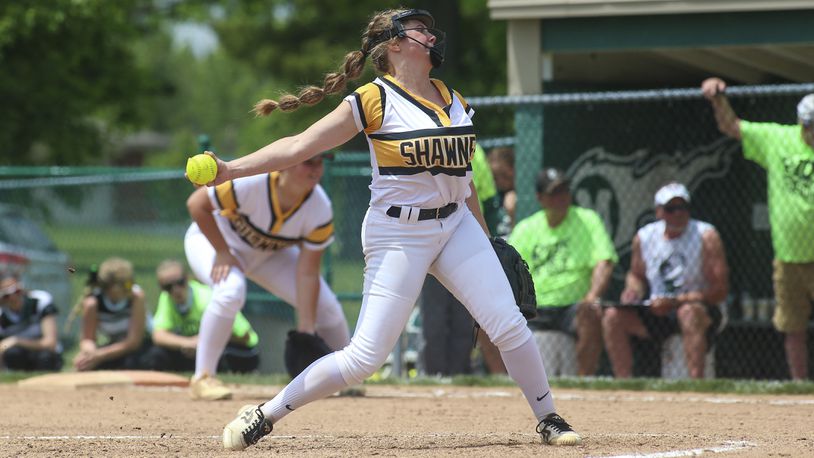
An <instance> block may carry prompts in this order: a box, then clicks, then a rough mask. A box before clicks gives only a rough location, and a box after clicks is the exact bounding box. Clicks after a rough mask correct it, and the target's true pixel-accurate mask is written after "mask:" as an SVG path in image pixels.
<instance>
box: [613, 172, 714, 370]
mask: <svg viewBox="0 0 814 458" xmlns="http://www.w3.org/2000/svg"><path fill="white" fill-rule="evenodd" d="M655 205H656V217H657V218H658V221H656V222H653V223H650V224H648V225H646V226H644V227H643V228H641V229H639V231H638V232H637V234H636V236H635V237H634V238H633V244H632V253H631V260H630V271H629V272H628V273H627V276H626V278H625V289H624V290H623V291H622V296H621V300H620V302H622V303H637V302H641V301H642V300H643V299H644V298H645V297H646V292H647V290H648V289H649V290H650V294H649V298H650V306H649V307H638V308H625V307H619V308H610V309H607V310H606V311H605V315H604V317H603V322H602V326H603V330H604V334H605V347H606V348H607V351H608V356H609V357H610V361H611V364H612V366H613V373H614V375H615V376H616V377H621V378H627V377H630V376H631V375H632V374H631V372H632V368H633V356H632V349H631V343H630V338H631V337H637V338H639V339H646V340H653V341H656V342H657V343H658V344H659V345H660V344H661V342H663V341H664V340H665V339H666V338H667V337H669V336H670V335H671V334H675V333H677V332H681V335H682V340H683V344H684V353H685V359H686V361H687V369H688V373H689V375H690V377H692V378H703V377H704V360H705V355H706V352H707V351H708V350H709V349H710V348H712V344H713V338H714V336H715V334H716V332H717V330H718V328H719V326H720V324H721V319H722V313H721V306H722V304H723V301H724V300H725V298H726V295H727V293H728V290H729V284H728V276H729V273H728V267H727V264H726V257H725V256H724V248H723V244H722V243H721V238H720V236H719V235H718V231H716V230H715V228H714V227H713V226H712V225H711V224H709V223H705V222H703V221H698V220H695V219H692V218H691V217H690V194H689V192H688V191H687V188H686V187H684V185H682V184H679V183H670V184H667V185H666V186H664V187H662V188H661V189H659V190H658V192H656V197H655Z"/></svg>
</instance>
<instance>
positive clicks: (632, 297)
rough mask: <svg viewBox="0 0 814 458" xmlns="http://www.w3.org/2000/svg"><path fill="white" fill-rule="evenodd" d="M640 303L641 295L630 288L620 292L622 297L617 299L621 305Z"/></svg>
mask: <svg viewBox="0 0 814 458" xmlns="http://www.w3.org/2000/svg"><path fill="white" fill-rule="evenodd" d="M641 301H642V295H641V294H639V292H638V291H636V290H635V289H632V288H626V289H625V290H624V291H622V295H621V296H620V297H619V302H621V303H622V304H635V303H637V302H641Z"/></svg>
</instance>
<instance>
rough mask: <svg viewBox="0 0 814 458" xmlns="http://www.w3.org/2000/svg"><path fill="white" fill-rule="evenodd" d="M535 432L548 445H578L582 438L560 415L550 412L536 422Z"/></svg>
mask: <svg viewBox="0 0 814 458" xmlns="http://www.w3.org/2000/svg"><path fill="white" fill-rule="evenodd" d="M537 432H538V433H540V437H542V439H543V443H545V444H548V445H579V444H581V443H582V438H581V437H579V434H577V433H576V432H574V430H573V429H571V425H569V424H568V423H566V421H565V420H563V419H562V417H561V416H559V415H557V414H556V413H550V414H548V416H546V417H545V418H543V420H542V421H540V423H538V424H537Z"/></svg>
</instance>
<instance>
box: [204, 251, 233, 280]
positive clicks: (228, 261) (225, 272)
mask: <svg viewBox="0 0 814 458" xmlns="http://www.w3.org/2000/svg"><path fill="white" fill-rule="evenodd" d="M233 266H234V267H236V268H240V262H238V260H237V258H235V257H234V255H232V253H231V252H229V250H225V251H218V252H216V253H215V264H214V265H213V266H212V273H211V277H212V281H213V282H214V283H220V282H221V281H222V280H225V279H226V277H228V276H229V270H230V269H231V268H232V267H233Z"/></svg>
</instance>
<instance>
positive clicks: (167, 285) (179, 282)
mask: <svg viewBox="0 0 814 458" xmlns="http://www.w3.org/2000/svg"><path fill="white" fill-rule="evenodd" d="M186 284H187V279H186V278H184V277H181V278H179V279H178V280H175V281H171V282H169V283H161V284H160V285H159V286H161V289H162V290H163V291H166V292H168V293H169V292H170V291H172V288H173V287H174V286H185V285H186Z"/></svg>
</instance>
